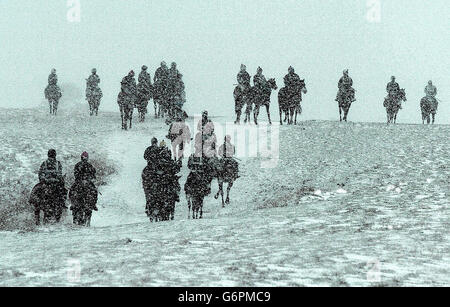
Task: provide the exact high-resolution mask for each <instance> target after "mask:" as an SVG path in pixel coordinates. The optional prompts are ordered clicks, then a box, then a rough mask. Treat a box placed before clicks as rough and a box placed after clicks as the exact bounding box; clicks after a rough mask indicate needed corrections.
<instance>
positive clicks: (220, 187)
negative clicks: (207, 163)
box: [217, 179, 225, 208]
mask: <svg viewBox="0 0 450 307" xmlns="http://www.w3.org/2000/svg"><path fill="white" fill-rule="evenodd" d="M218 181H219V192H217V193H220V195H221V196H222V208H225V202H224V201H223V180H222V179H220V180H218Z"/></svg>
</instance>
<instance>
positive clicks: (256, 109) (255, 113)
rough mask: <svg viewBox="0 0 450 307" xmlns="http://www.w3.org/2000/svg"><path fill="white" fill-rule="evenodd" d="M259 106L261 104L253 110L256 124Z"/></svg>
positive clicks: (256, 123)
mask: <svg viewBox="0 0 450 307" xmlns="http://www.w3.org/2000/svg"><path fill="white" fill-rule="evenodd" d="M259 106H260V105H256V106H255V109H254V110H253V120H254V122H255V125H258V115H259Z"/></svg>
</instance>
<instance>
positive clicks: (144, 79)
mask: <svg viewBox="0 0 450 307" xmlns="http://www.w3.org/2000/svg"><path fill="white" fill-rule="evenodd" d="M147 70H148V67H147V66H146V65H143V66H142V70H141V72H140V73H139V77H138V82H139V83H142V84H143V85H144V86H145V88H146V89H147V90H148V91H150V90H151V87H152V78H151V77H150V74H149V73H148V72H147Z"/></svg>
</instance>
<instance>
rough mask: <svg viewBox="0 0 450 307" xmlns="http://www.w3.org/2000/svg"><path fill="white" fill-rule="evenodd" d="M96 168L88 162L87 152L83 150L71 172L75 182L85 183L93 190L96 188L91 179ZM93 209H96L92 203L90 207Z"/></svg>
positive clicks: (93, 178)
mask: <svg viewBox="0 0 450 307" xmlns="http://www.w3.org/2000/svg"><path fill="white" fill-rule="evenodd" d="M96 172H97V170H96V169H95V167H94V166H92V164H91V163H89V154H88V153H87V152H86V151H85V152H83V153H82V154H81V161H80V162H78V163H77V164H75V167H74V169H73V174H74V177H75V184H76V185H82V184H83V183H87V184H88V187H89V188H90V189H93V190H95V191H96V190H97V188H96V187H95V184H94V182H93V180H95V179H96V176H95V173H96ZM92 209H93V210H94V211H98V208H97V206H95V205H94V208H92Z"/></svg>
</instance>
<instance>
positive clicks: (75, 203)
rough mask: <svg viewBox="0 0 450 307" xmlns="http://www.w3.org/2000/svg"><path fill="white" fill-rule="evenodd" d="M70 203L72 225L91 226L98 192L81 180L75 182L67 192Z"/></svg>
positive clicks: (92, 185) (91, 185)
mask: <svg viewBox="0 0 450 307" xmlns="http://www.w3.org/2000/svg"><path fill="white" fill-rule="evenodd" d="M69 199H70V202H71V203H72V206H71V207H70V210H72V215H73V223H74V224H75V225H79V226H86V227H90V226H91V217H92V211H93V210H97V209H96V206H95V205H96V204H97V199H98V190H97V188H96V187H95V186H94V184H93V183H91V182H89V181H87V180H83V181H80V182H75V183H74V184H73V185H72V187H71V188H70V191H69Z"/></svg>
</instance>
